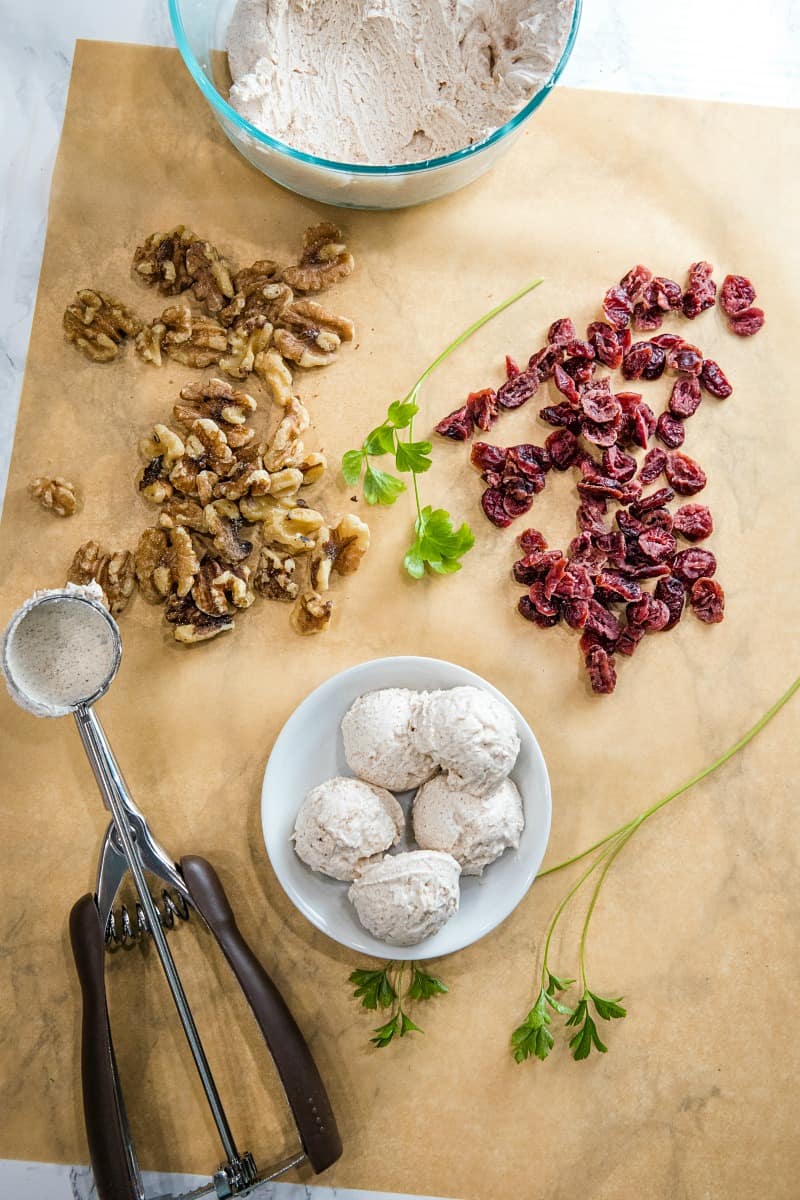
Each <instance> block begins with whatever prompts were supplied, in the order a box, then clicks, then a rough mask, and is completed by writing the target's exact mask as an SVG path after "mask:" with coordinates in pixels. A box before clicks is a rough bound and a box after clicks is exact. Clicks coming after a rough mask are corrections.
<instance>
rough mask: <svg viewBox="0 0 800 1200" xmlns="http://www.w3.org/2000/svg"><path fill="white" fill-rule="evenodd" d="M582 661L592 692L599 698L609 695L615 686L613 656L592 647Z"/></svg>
mask: <svg viewBox="0 0 800 1200" xmlns="http://www.w3.org/2000/svg"><path fill="white" fill-rule="evenodd" d="M583 661H584V663H585V664H586V673H587V674H588V676H589V683H590V684H591V685H592V691H593V692H596V693H597V695H599V696H608V695H610V694H611V692H613V691H614V688H615V687H616V686H617V672H616V670H615V669H614V659H613V656H612V655H610V654H608V653H607V652H606V651H605V650H604V649H603V647H602V646H592V647H591V649H590V650H588V651H587V652H586V655H585V657H584V660H583Z"/></svg>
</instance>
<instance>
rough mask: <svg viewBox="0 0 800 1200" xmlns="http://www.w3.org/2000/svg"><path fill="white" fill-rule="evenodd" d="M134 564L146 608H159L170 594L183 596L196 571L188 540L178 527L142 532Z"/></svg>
mask: <svg viewBox="0 0 800 1200" xmlns="http://www.w3.org/2000/svg"><path fill="white" fill-rule="evenodd" d="M134 562H135V567H136V579H137V580H138V583H139V587H140V589H141V592H142V595H143V596H144V598H145V600H147V601H148V602H149V603H150V604H162V603H163V602H164V600H165V599H166V598H167V596H169V594H170V592H172V591H174V592H175V593H176V594H177V595H178V596H179V597H183V596H187V595H188V594H189V591H190V590H191V587H192V584H193V583H194V578H195V576H196V574H197V572H198V571H199V570H200V562H199V560H198V557H197V554H196V553H195V549H194V546H193V544H192V539H191V536H190V535H189V533H188V532H187V530H185V529H184V528H183V527H182V526H176V528H174V529H170V530H164V529H145V530H144V532H143V533H142V535H141V537H140V538H139V542H138V544H137V546H136V551H135V553H134Z"/></svg>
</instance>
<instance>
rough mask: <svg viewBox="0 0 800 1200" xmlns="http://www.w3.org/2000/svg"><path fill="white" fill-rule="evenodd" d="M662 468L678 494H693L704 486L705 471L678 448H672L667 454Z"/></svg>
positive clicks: (700, 490)
mask: <svg viewBox="0 0 800 1200" xmlns="http://www.w3.org/2000/svg"><path fill="white" fill-rule="evenodd" d="M664 470H665V473H666V476H667V479H668V480H669V482H670V484H671V485H672V487H673V488H674V489H675V491H676V492H677V493H678V495H679V496H694V494H695V493H696V492H702V490H703V488H704V487H705V486H706V482H707V480H706V474H705V471H704V470H703V469H702V467H701V466H700V465H699V464H698V463H696V462H695V461H694V459H693V458H689V455H688V454H681V452H680V451H679V450H673V451H671V452H670V453H669V454H668V455H667V465H666V467H665V468H664Z"/></svg>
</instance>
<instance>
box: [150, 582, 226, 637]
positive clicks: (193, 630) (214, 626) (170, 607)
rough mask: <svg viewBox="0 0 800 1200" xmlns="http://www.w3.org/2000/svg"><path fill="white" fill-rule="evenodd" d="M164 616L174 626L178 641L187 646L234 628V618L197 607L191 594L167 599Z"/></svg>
mask: <svg viewBox="0 0 800 1200" xmlns="http://www.w3.org/2000/svg"><path fill="white" fill-rule="evenodd" d="M164 618H165V620H166V621H167V624H168V625H172V626H173V630H172V633H173V636H174V638H175V641H176V642H182V643H183V644H184V645H185V646H189V645H192V644H193V643H195V642H207V641H209V639H210V638H213V637H216V636H217V634H218V633H224V632H225V631H226V630H228V629H233V619H232V618H231V617H229V616H212V615H211V614H210V613H204V612H202V610H201V609H199V608H198V607H197V605H196V604H195V603H194V601H193V600H192V599H191V597H190V596H183V597H180V596H176V595H174V594H173V595H172V596H170V597H169V599H168V600H167V604H166V608H165V609H164Z"/></svg>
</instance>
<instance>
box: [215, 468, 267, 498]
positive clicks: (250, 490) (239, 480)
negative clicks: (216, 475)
mask: <svg viewBox="0 0 800 1200" xmlns="http://www.w3.org/2000/svg"><path fill="white" fill-rule="evenodd" d="M271 485H272V481H271V478H270V474H269V471H265V470H264V468H263V467H258V466H256V465H255V464H253V463H237V465H236V466H235V467H234V469H233V470H232V471H231V472H230V474H229V476H228V478H227V479H222V480H220V482H219V483H218V484H217V486H216V487H215V488H214V495H215V496H216V497H217V498H219V499H222V500H241V499H242V498H243V497H245V496H266V495H267V493H268V492H270V491H271V490H272V486H271Z"/></svg>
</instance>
